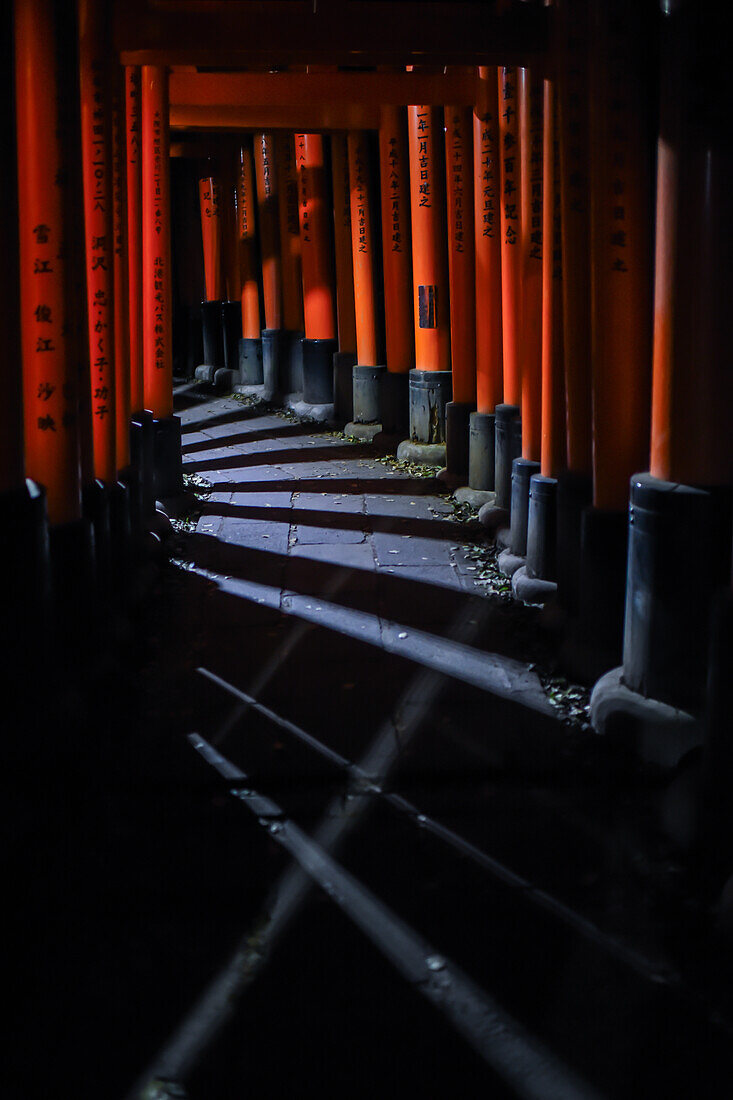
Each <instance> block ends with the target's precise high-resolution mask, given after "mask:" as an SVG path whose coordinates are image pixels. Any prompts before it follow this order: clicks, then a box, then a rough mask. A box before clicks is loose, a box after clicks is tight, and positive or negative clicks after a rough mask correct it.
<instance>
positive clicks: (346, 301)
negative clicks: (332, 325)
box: [331, 134, 357, 378]
mask: <svg viewBox="0 0 733 1100" xmlns="http://www.w3.org/2000/svg"><path fill="white" fill-rule="evenodd" d="M331 178H332V186H333V240H334V260H335V266H336V321H337V325H338V342H339V351H340V352H342V353H344V354H347V353H351V363H352V364H353V363H354V362H356V351H357V340H356V333H357V323H356V305H355V286H354V258H353V252H352V238H351V225H352V222H351V205H352V204H351V188H350V186H349V148H348V139H347V136H346V134H333V135H332V136H331ZM350 376H351V367H349V378H350Z"/></svg>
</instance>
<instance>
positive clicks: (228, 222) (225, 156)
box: [214, 146, 261, 389]
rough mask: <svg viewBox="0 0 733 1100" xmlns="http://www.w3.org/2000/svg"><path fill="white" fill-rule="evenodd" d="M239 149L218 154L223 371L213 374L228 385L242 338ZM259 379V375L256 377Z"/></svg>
mask: <svg viewBox="0 0 733 1100" xmlns="http://www.w3.org/2000/svg"><path fill="white" fill-rule="evenodd" d="M238 179H239V152H238V150H237V151H235V148H234V146H227V147H225V148H224V149H223V151H222V155H221V158H220V185H219V217H220V222H221V255H222V267H223V272H222V274H223V279H222V293H223V295H224V300H223V301H222V303H221V326H222V340H223V344H224V367H225V368H226V370H227V374H226V375H219V376H217V375H216V374H215V375H214V382H215V383H216V384H217V385H218V386H224V387H225V388H227V389H230V388H231V387H232V385H235V384H237V383H238V382H239V381H240V377H239V352H240V341H241V339H242V276H241V272H240V263H239V234H238V227H237V216H238V215H237V188H238ZM259 380H260V381H261V379H259Z"/></svg>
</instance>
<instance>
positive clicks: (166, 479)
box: [153, 416, 183, 500]
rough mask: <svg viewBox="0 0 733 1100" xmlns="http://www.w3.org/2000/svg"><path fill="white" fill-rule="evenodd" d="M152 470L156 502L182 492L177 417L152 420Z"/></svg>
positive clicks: (179, 430)
mask: <svg viewBox="0 0 733 1100" xmlns="http://www.w3.org/2000/svg"><path fill="white" fill-rule="evenodd" d="M153 470H154V481H153V485H154V489H155V499H156V500H165V499H166V497H175V496H178V494H179V493H181V492H182V491H183V463H182V460H181V422H180V420H179V419H178V417H177V416H166V417H161V418H160V419H157V418H154V419H153Z"/></svg>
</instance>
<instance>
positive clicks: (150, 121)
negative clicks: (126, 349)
mask: <svg viewBox="0 0 733 1100" xmlns="http://www.w3.org/2000/svg"><path fill="white" fill-rule="evenodd" d="M141 83H142V124H143V125H142V188H143V201H142V214H143V382H144V387H145V407H146V408H148V409H150V411H151V412H152V414H153V469H154V485H155V491H156V495H157V499H159V500H160V499H164V498H165V497H170V496H174V495H175V494H176V493H179V492H180V491H181V488H182V485H183V471H182V464H181V422H180V420H179V419H178V417H177V416H174V415H173V345H172V339H171V336H172V333H171V249H170V176H169V172H170V164H169V160H170V155H169V141H170V139H169V132H168V118H169V114H168V73H167V71H166V69H165V68H164V67H162V66H157V65H143V67H142V80H141Z"/></svg>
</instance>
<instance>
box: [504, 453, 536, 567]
mask: <svg viewBox="0 0 733 1100" xmlns="http://www.w3.org/2000/svg"><path fill="white" fill-rule="evenodd" d="M539 472H540V464H539V462H534V461H533V460H532V459H529V458H515V459H514V462H513V463H512V503H511V540H510V543H509V545H510V546H511V549H512V551H513V553H514V554H515V555H517V557H520V558H524V557H525V555H526V553H527V525H528V522H529V483H530V479H531V478H532V477H533V476H534V475H535V474H538V473H539Z"/></svg>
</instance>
